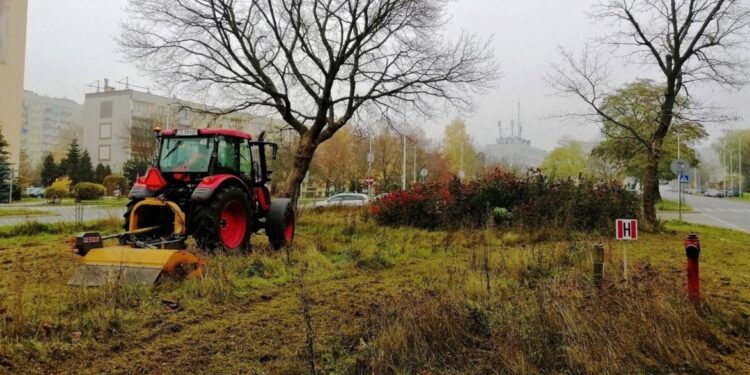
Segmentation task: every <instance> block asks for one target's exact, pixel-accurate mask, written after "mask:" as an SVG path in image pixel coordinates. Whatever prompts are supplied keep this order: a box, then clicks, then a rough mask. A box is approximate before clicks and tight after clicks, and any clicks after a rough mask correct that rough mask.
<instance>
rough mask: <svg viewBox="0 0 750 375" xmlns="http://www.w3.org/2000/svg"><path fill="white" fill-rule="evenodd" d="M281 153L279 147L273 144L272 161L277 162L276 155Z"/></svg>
mask: <svg viewBox="0 0 750 375" xmlns="http://www.w3.org/2000/svg"><path fill="white" fill-rule="evenodd" d="M278 153H279V146H278V145H277V144H275V143H274V144H273V145H272V146H271V159H272V160H276V154H278Z"/></svg>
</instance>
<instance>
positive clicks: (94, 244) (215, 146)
mask: <svg viewBox="0 0 750 375" xmlns="http://www.w3.org/2000/svg"><path fill="white" fill-rule="evenodd" d="M156 132H157V139H158V140H159V150H158V156H157V158H156V162H155V163H154V166H152V167H151V168H149V170H148V171H147V172H146V174H145V175H144V176H142V177H140V178H138V179H137V180H136V181H135V184H134V185H133V188H132V189H131V190H130V194H129V195H128V198H129V199H130V202H129V203H128V209H127V211H126V213H125V215H124V216H125V226H124V229H125V232H124V233H121V234H117V235H113V236H109V237H102V236H101V235H99V234H98V233H96V232H90V233H82V234H79V236H78V237H76V238H75V243H74V244H73V245H74V246H73V247H74V252H76V253H78V254H79V255H81V256H83V265H82V267H81V268H79V271H78V272H76V274H75V275H74V276H73V278H72V279H71V281H70V283H71V284H76V285H101V284H103V283H104V282H106V280H107V279H108V278H111V277H112V274H115V273H116V274H118V275H124V276H126V277H127V278H130V279H133V280H135V281H143V282H154V281H155V280H156V278H157V277H158V276H159V274H161V273H162V272H176V271H178V270H183V271H186V273H187V274H189V275H195V274H202V273H203V268H204V265H203V261H202V260H200V259H199V258H198V257H196V256H195V255H193V254H192V253H189V252H187V251H184V250H185V248H186V242H185V241H186V240H187V238H188V236H192V237H193V239H194V240H195V243H196V245H197V246H198V248H200V249H202V250H205V251H208V252H213V251H217V250H221V251H229V252H245V251H247V249H248V247H249V240H250V235H251V234H252V233H255V232H258V231H260V230H261V229H262V230H264V232H265V233H266V235H267V236H268V241H269V243H270V245H271V247H272V248H274V249H280V248H282V247H285V246H288V245H290V244H291V243H292V241H293V239H294V226H295V216H294V209H293V207H292V205H291V202H290V200H289V199H281V198H277V199H274V200H271V195H270V192H269V190H268V187H267V183H268V182H269V180H270V178H271V171H270V170H268V165H267V163H266V152H267V151H269V150H270V152H271V154H272V157H273V158H275V156H276V152H277V149H278V147H277V145H276V144H274V143H271V142H265V141H263V133H261V135H260V136H259V137H258V139H257V140H256V139H253V137H252V136H251V135H250V134H248V133H245V132H242V131H237V130H229V129H177V130H164V131H159V130H158V129H157V130H156ZM107 238H118V239H119V243H120V245H119V246H112V247H104V246H103V245H102V243H103V240H105V239H107ZM144 269H150V270H151V272H147V271H144Z"/></svg>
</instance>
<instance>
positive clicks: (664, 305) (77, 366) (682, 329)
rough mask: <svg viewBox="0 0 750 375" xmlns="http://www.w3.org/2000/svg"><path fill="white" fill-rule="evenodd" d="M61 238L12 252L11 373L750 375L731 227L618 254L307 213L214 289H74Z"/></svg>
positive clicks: (743, 275) (5, 340) (747, 308)
mask: <svg viewBox="0 0 750 375" xmlns="http://www.w3.org/2000/svg"><path fill="white" fill-rule="evenodd" d="M113 224H114V223H113ZM109 225H110V224H105V227H106V226H109ZM689 231H694V232H696V233H698V235H699V236H700V238H701V241H702V244H703V252H702V254H701V259H702V263H701V267H702V268H701V275H702V279H703V283H704V284H703V285H704V286H703V288H704V289H703V290H704V299H703V303H702V304H701V305H699V306H694V305H692V304H691V303H689V301H688V300H687V299H686V298H685V293H684V278H685V275H684V263H685V254H684V249H683V248H682V239H683V238H684V236H685V235H686V233H687V232H689ZM50 232H54V231H50ZM560 238H564V240H561V239H560ZM66 239H67V235H65V234H63V233H44V234H36V235H33V236H24V235H16V236H12V237H7V238H2V239H0V301H3V303H2V306H1V307H0V372H11V373H46V372H55V373H91V374H94V373H273V374H276V373H289V374H296V373H309V372H311V366H314V367H313V368H314V369H315V371H316V372H320V373H335V374H339V373H352V374H354V373H377V374H381V373H410V374H411V373H422V372H423V373H449V374H459V373H462V374H463V373H591V374H593V373H597V374H598V373H670V372H671V373H747V372H748V371H750V364H748V362H747V360H746V358H748V354H750V348H749V345H748V342H750V322H748V316H750V274H748V272H747V269H748V267H750V253H748V252H747V251H746V244H747V243H748V240H750V235H748V234H744V233H740V232H734V231H730V230H722V229H715V228H708V227H702V226H695V225H689V224H684V223H676V222H672V223H667V224H666V226H665V229H664V231H663V232H661V233H655V234H650V233H641V236H640V239H639V240H638V241H634V242H629V243H621V242H620V243H615V242H614V241H610V239H609V238H600V237H597V236H594V235H591V234H576V233H568V234H563V233H559V232H555V231H552V230H548V231H546V232H545V233H540V232H537V233H516V232H512V231H508V230H495V229H487V230H480V231H476V230H458V231H453V232H443V231H424V230H416V229H411V228H383V227H379V226H377V225H375V224H374V223H373V222H372V221H371V220H368V219H367V217H366V216H365V215H363V214H362V213H361V212H359V211H357V210H333V211H323V212H307V211H304V212H302V213H301V217H300V223H299V225H298V235H297V240H296V243H295V248H294V249H293V251H291V252H288V253H287V252H284V251H282V252H273V251H270V250H269V249H268V247H267V246H266V244H265V241H264V239H263V238H262V236H256V237H255V238H254V240H253V244H254V251H253V252H252V253H251V254H250V255H248V256H239V255H235V254H220V255H210V256H206V258H207V261H208V267H209V268H208V269H209V273H208V276H207V277H206V278H205V279H202V280H186V281H179V280H171V279H164V280H162V281H161V282H160V283H159V284H157V285H156V286H154V287H144V286H137V285H116V284H113V285H108V286H106V287H103V288H74V287H68V286H66V285H65V282H66V280H67V278H68V277H69V276H70V275H71V273H72V271H73V269H74V267H75V266H76V264H77V258H76V256H75V255H73V254H71V253H69V252H68V251H67V250H66V248H67V244H66V242H67V241H66ZM596 242H601V243H603V244H604V245H605V247H606V262H607V265H606V266H605V271H606V273H605V277H604V286H603V288H602V289H601V290H599V289H597V288H596V287H595V286H594V284H593V281H592V276H591V267H592V265H591V264H592V256H591V248H592V246H593V244H594V243H596ZM625 253H627V260H628V278H627V280H625V277H624V269H623V266H624V262H623V260H624V257H625V256H624V254H625Z"/></svg>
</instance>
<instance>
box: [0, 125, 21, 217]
mask: <svg viewBox="0 0 750 375" xmlns="http://www.w3.org/2000/svg"><path fill="white" fill-rule="evenodd" d="M9 157H10V153H9V152H8V141H6V140H5V137H4V136H3V133H2V130H0V202H3V203H6V202H8V192H9V191H10V188H11V183H12V185H13V200H19V199H21V187H20V186H18V178H17V177H16V176H15V175H14V174H13V172H12V171H11V167H12V166H11V165H10V163H8V158H9ZM11 176H12V180H11Z"/></svg>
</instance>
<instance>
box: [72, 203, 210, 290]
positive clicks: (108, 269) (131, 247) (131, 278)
mask: <svg viewBox="0 0 750 375" xmlns="http://www.w3.org/2000/svg"><path fill="white" fill-rule="evenodd" d="M144 207H156V208H166V209H169V210H170V211H171V213H170V215H166V216H165V217H168V218H169V219H170V221H171V222H169V223H164V225H157V226H152V227H147V228H138V223H139V220H138V217H139V216H138V215H146V214H150V215H153V212H149V211H147V210H142V208H144ZM184 222H185V214H184V213H183V212H182V210H181V209H180V208H179V206H178V205H176V204H174V203H173V202H163V201H161V200H158V199H154V198H147V199H144V200H143V201H141V202H138V204H136V205H135V207H134V209H133V212H132V214H131V216H130V221H129V227H130V230H129V231H128V232H125V233H120V234H116V235H111V236H106V237H102V236H101V235H100V234H99V233H98V232H87V233H80V234H79V235H78V236H76V237H75V238H73V243H72V247H73V252H75V253H77V254H78V255H81V256H82V257H83V258H82V261H81V265H80V266H79V267H78V269H77V270H76V271H75V273H74V274H73V276H72V277H71V278H70V280H68V284H69V285H81V286H101V285H104V284H107V283H117V282H136V283H145V284H153V283H154V282H155V281H156V279H157V278H158V277H159V275H161V274H169V275H177V276H183V277H187V278H196V277H202V276H203V275H204V274H205V271H206V265H205V262H204V261H203V260H202V259H200V258H199V257H198V256H196V255H195V254H192V253H190V252H188V251H185V250H184V247H185V246H184V243H185V226H184ZM170 226H171V227H172V231H171V232H172V234H171V235H170V236H168V237H164V236H161V235H159V236H157V238H150V237H148V234H149V233H153V232H159V233H163V231H164V229H165V227H170ZM126 237H129V238H130V241H126V242H129V243H128V244H127V245H117V246H108V247H104V245H103V241H104V240H107V239H114V238H126Z"/></svg>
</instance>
